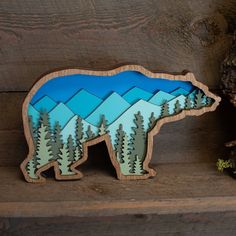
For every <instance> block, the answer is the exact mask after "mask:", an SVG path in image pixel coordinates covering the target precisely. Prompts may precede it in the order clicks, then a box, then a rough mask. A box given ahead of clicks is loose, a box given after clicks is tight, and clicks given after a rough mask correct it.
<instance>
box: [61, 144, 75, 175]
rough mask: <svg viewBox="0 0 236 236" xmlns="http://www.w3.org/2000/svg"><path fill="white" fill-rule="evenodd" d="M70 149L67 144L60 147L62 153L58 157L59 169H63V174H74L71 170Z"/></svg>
mask: <svg viewBox="0 0 236 236" xmlns="http://www.w3.org/2000/svg"><path fill="white" fill-rule="evenodd" d="M69 158H70V156H69V150H68V148H67V146H66V145H65V144H63V146H62V148H61V149H60V154H59V158H58V160H57V161H58V163H59V169H60V171H61V175H72V174H74V173H73V172H72V171H71V170H70V165H71V163H72V162H71V161H69Z"/></svg>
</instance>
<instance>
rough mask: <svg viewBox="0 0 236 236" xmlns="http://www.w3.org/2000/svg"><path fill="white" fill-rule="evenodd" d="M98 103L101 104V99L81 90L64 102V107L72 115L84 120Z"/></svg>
mask: <svg viewBox="0 0 236 236" xmlns="http://www.w3.org/2000/svg"><path fill="white" fill-rule="evenodd" d="M100 103H102V99H100V98H98V97H97V96H95V95H93V94H91V93H89V92H87V91H86V90H84V89H82V90H80V91H79V92H78V93H76V94H75V95H74V96H73V97H71V98H70V99H69V100H68V101H67V102H66V106H68V107H69V108H70V109H71V110H72V111H73V112H74V114H76V115H78V116H80V117H81V118H85V117H86V116H88V115H89V114H90V113H91V112H92V111H93V110H94V109H95V108H96V107H97V106H98V105H99V104H100Z"/></svg>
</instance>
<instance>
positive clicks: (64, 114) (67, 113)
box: [49, 103, 74, 128]
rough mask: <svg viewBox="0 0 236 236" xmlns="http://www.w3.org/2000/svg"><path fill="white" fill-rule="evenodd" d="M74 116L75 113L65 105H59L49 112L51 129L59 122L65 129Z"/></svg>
mask: <svg viewBox="0 0 236 236" xmlns="http://www.w3.org/2000/svg"><path fill="white" fill-rule="evenodd" d="M73 116H74V113H73V112H72V111H71V110H70V109H69V108H68V107H67V106H66V105H65V104H64V103H59V104H58V105H57V106H56V107H54V108H53V109H52V110H51V111H50V112H49V122H50V125H51V127H54V125H55V123H56V121H58V122H59V124H60V125H61V127H62V128H63V127H64V126H65V125H66V123H67V122H68V121H69V120H70V119H71V118H72V117H73Z"/></svg>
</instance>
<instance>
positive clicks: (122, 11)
mask: <svg viewBox="0 0 236 236" xmlns="http://www.w3.org/2000/svg"><path fill="white" fill-rule="evenodd" d="M235 15H236V4H235V0H227V1H225V0H205V1H203V0H201V1H198V2H195V1H192V0H177V1H176V0H169V1H166V0H158V1H153V0H147V1H141V0H138V1H137V0H130V1H128V2H127V1H116V0H111V1H101V0H99V1H93V0H86V1H85V0H81V1H76V0H71V1H69V2H68V1H66V0H58V1H55V0H48V1H42V0H35V1H30V0H24V1H20V2H19V1H17V0H12V1H7V0H2V1H1V2H0V44H1V48H0V73H1V80H0V90H1V91H16V90H17V91H26V90H29V88H30V87H31V86H32V85H33V83H34V82H35V81H36V80H37V78H38V77H39V76H40V75H42V74H44V73H45V72H49V71H53V70H58V69H60V68H68V67H78V66H79V67H81V68H86V69H96V70H101V69H102V70H108V69H112V68H115V67H117V66H118V65H123V64H129V63H130V64H140V65H143V66H144V67H146V68H148V69H150V70H152V71H168V72H176V71H182V70H184V69H187V70H189V71H192V72H193V73H194V74H195V75H196V78H197V79H198V80H200V81H202V82H204V83H205V84H207V85H208V86H210V87H211V88H212V87H216V86H217V85H218V81H219V73H218V71H219V65H220V62H221V61H222V60H223V58H224V56H225V53H226V51H227V50H228V48H229V46H230V43H231V38H232V37H231V36H230V35H228V34H227V33H228V29H229V28H230V24H231V22H233V21H232V19H233V18H234V17H235Z"/></svg>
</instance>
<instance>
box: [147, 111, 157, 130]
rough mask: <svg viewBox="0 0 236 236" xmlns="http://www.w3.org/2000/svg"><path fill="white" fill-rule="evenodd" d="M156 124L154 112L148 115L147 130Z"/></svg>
mask: <svg viewBox="0 0 236 236" xmlns="http://www.w3.org/2000/svg"><path fill="white" fill-rule="evenodd" d="M155 124H156V118H155V116H154V112H152V113H151V116H150V117H149V124H148V127H149V130H151V129H152V128H153V127H154V126H155Z"/></svg>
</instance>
